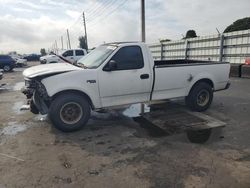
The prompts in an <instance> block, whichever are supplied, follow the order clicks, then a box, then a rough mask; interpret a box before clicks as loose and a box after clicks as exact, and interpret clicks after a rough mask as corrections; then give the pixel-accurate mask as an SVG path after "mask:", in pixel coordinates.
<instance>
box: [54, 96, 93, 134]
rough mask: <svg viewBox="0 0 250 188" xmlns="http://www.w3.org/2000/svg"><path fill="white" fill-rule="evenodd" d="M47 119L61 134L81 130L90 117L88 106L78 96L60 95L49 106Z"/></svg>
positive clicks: (81, 97)
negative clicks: (48, 118)
mask: <svg viewBox="0 0 250 188" xmlns="http://www.w3.org/2000/svg"><path fill="white" fill-rule="evenodd" d="M49 117H50V119H51V121H52V123H53V125H54V126H55V127H56V128H57V129H59V130H61V131H63V132H73V131H77V130H79V129H81V128H83V126H84V125H86V124H87V122H88V120H89V117H90V105H89V102H88V101H87V100H86V98H85V97H83V96H81V95H78V94H61V95H59V96H57V97H56V98H55V99H54V100H53V102H52V103H51V105H50V109H49Z"/></svg>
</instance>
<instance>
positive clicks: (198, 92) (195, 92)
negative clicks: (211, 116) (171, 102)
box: [186, 82, 213, 112]
mask: <svg viewBox="0 0 250 188" xmlns="http://www.w3.org/2000/svg"><path fill="white" fill-rule="evenodd" d="M212 101H213V89H212V87H211V86H210V85H209V84H207V83H205V82H199V83H197V84H195V85H194V86H193V88H192V89H191V91H190V92H189V95H188V96H187V97H186V105H187V106H188V107H189V108H190V109H191V110H193V111H197V112H202V111H205V110H207V109H208V108H209V106H210V105H211V103H212Z"/></svg>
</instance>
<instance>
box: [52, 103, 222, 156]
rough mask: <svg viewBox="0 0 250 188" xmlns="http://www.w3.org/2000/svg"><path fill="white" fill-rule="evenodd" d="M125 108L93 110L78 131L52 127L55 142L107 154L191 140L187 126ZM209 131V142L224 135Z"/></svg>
mask: <svg viewBox="0 0 250 188" xmlns="http://www.w3.org/2000/svg"><path fill="white" fill-rule="evenodd" d="M171 105H172V104H171ZM177 105H179V104H177ZM158 107H160V106H157V107H156V106H154V107H153V108H152V110H157V109H158ZM161 108H162V107H161ZM165 108H167V107H165ZM123 111H124V109H122V110H110V111H106V112H105V113H97V112H93V113H92V115H91V119H90V120H89V122H88V124H87V125H86V126H85V127H84V128H83V129H82V130H80V131H78V132H73V133H63V132H61V131H58V130H56V129H55V128H52V129H51V131H52V133H53V134H54V135H55V141H54V144H55V145H58V144H62V145H65V144H67V145H74V146H79V147H80V148H81V149H83V150H88V151H89V152H90V153H95V154H98V155H104V156H107V155H111V154H113V153H122V154H124V153H128V152H134V151H140V150H141V148H144V149H145V148H147V147H151V145H152V143H154V144H155V143H157V142H162V141H166V140H167V141H168V140H170V141H171V140H172V141H173V140H174V141H179V142H183V143H184V142H186V143H188V142H189V141H188V139H187V136H186V135H185V134H186V130H185V129H182V128H180V127H175V126H172V127H169V129H167V130H166V129H165V130H163V129H161V128H159V127H157V126H155V125H154V124H152V123H150V122H148V121H146V120H145V119H144V118H142V117H141V116H138V117H128V116H125V115H124V114H123ZM207 134H209V135H207V136H208V137H209V142H216V141H218V140H220V139H221V138H223V137H222V136H221V134H222V129H221V128H217V129H213V130H211V129H210V130H209V131H208V133H207Z"/></svg>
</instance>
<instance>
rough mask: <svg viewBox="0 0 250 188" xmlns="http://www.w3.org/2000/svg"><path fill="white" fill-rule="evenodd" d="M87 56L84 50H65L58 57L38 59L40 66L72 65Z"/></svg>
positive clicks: (51, 56)
mask: <svg viewBox="0 0 250 188" xmlns="http://www.w3.org/2000/svg"><path fill="white" fill-rule="evenodd" d="M86 54H87V51H86V50H85V49H71V50H65V51H63V52H62V53H60V54H59V55H56V54H54V55H46V56H42V57H40V62H41V64H49V63H65V62H68V63H72V64H75V63H76V62H77V61H78V60H79V59H81V58H82V57H83V56H85V55H86Z"/></svg>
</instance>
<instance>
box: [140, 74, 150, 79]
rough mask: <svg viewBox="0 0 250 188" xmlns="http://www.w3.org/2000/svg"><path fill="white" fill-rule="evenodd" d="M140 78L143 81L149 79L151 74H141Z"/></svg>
mask: <svg viewBox="0 0 250 188" xmlns="http://www.w3.org/2000/svg"><path fill="white" fill-rule="evenodd" d="M140 78H141V79H148V78H149V74H141V76H140Z"/></svg>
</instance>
